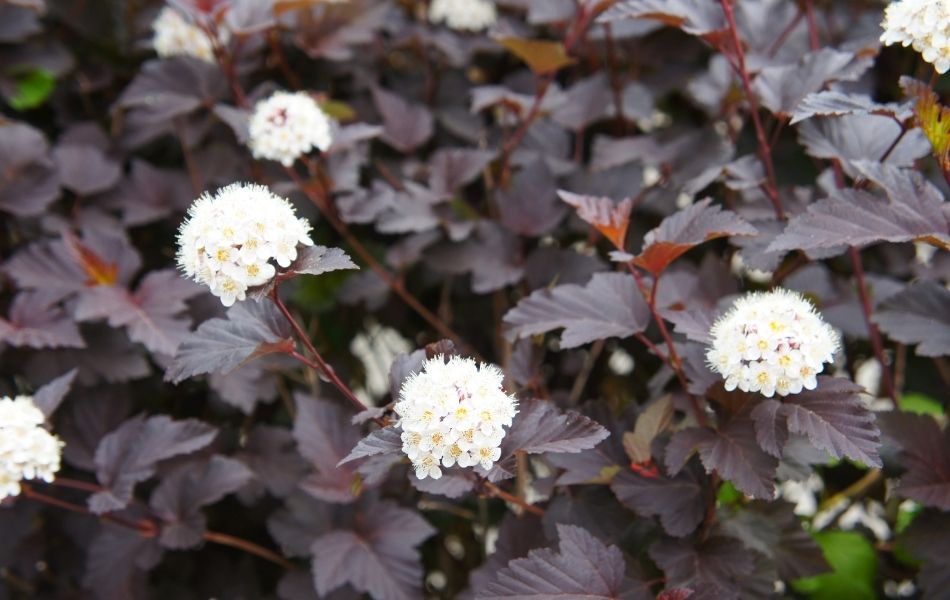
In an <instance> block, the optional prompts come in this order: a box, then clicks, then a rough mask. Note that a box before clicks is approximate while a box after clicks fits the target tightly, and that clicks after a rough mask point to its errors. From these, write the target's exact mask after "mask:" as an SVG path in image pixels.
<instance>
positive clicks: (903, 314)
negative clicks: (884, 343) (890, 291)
mask: <svg viewBox="0 0 950 600" xmlns="http://www.w3.org/2000/svg"><path fill="white" fill-rule="evenodd" d="M872 319H873V320H874V322H875V323H877V324H878V325H879V326H880V328H881V331H883V332H884V333H886V334H887V335H888V336H889V337H891V338H892V339H895V340H897V341H899V342H901V343H904V344H916V345H917V354H919V355H920V356H945V355H947V354H950V291H948V290H947V288H946V287H944V286H942V285H940V284H939V283H937V282H936V281H918V282H915V283H912V284H910V285H908V286H907V287H906V288H904V289H903V290H902V291H900V292H898V293H896V294H894V295H893V296H891V297H889V298H888V299H887V300H885V301H884V302H882V303H881V304H880V306H878V307H877V310H876V311H874V315H873V316H872Z"/></svg>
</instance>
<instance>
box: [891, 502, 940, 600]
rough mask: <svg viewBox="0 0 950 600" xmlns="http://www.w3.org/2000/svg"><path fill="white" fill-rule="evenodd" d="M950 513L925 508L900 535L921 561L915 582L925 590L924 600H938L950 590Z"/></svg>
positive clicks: (902, 540)
mask: <svg viewBox="0 0 950 600" xmlns="http://www.w3.org/2000/svg"><path fill="white" fill-rule="evenodd" d="M948 527H950V515H948V514H947V513H945V512H943V513H939V512H936V511H930V510H928V511H924V513H923V514H921V515H919V516H918V517H917V518H916V519H914V522H913V523H911V524H910V527H908V528H907V531H905V532H904V533H903V534H902V535H901V536H900V538H898V539H899V540H900V542H901V544H902V545H903V546H906V548H907V550H909V551H910V552H911V553H912V554H913V556H914V557H915V558H918V559H920V560H922V561H923V565H922V566H921V568H920V572H919V573H918V575H917V581H918V583H919V584H920V587H922V588H923V589H924V590H925V593H924V595H923V598H924V600H940V599H941V598H943V596H944V595H945V594H946V591H947V590H948V589H950V536H947V528H948Z"/></svg>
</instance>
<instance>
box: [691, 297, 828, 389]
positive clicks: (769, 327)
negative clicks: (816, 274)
mask: <svg viewBox="0 0 950 600" xmlns="http://www.w3.org/2000/svg"><path fill="white" fill-rule="evenodd" d="M710 337H711V338H712V348H710V349H709V351H708V352H707V353H706V359H707V360H708V361H709V364H710V366H711V367H712V368H713V369H715V370H716V371H718V372H719V373H720V374H722V376H723V377H725V379H726V389H727V390H729V391H732V390H734V389H736V388H737V387H738V388H739V389H740V390H742V391H743V392H759V393H761V394H762V395H763V396H767V397H769V398H771V397H772V396H773V395H774V394H776V393H777V394H779V395H780V396H787V395H789V394H797V393H799V392H801V391H802V389H803V388H804V389H808V390H813V389H815V387H816V386H817V385H818V382H817V380H816V377H817V375H818V373H821V371H822V369H824V363H826V362H832V361H833V360H834V355H835V352H836V351H837V350H838V345H839V339H838V333H837V332H836V331H835V330H834V329H833V328H832V327H831V326H830V325H828V324H827V323H825V322H824V321H823V320H822V319H821V316H820V315H818V313H816V312H815V308H814V307H813V306H812V305H811V303H810V302H808V301H807V300H805V298H803V297H802V296H801V294H798V293H796V292H791V291H788V290H784V289H776V290H774V291H771V292H767V293H761V292H756V293H752V294H746V295H745V296H743V297H742V298H739V299H738V300H736V301H735V302H734V303H733V305H732V308H731V309H730V310H729V312H727V313H726V314H725V315H723V316H722V317H720V318H719V320H718V321H716V323H715V325H713V327H712V329H711V330H710Z"/></svg>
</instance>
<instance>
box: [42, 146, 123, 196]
mask: <svg viewBox="0 0 950 600" xmlns="http://www.w3.org/2000/svg"><path fill="white" fill-rule="evenodd" d="M53 160H54V161H56V166H57V167H58V168H59V179H60V183H61V184H62V186H63V187H64V188H67V189H69V190H72V191H73V192H75V193H76V194H79V195H80V196H91V195H93V194H98V193H101V192H104V191H106V190H108V189H110V188H112V186H114V185H115V184H116V183H118V181H119V177H120V176H121V175H122V165H120V164H119V163H118V162H117V161H116V160H114V159H112V158H110V157H108V156H106V154H105V153H104V152H103V151H102V150H101V149H99V148H97V147H95V146H92V145H89V144H68V145H60V146H57V147H56V149H55V150H53Z"/></svg>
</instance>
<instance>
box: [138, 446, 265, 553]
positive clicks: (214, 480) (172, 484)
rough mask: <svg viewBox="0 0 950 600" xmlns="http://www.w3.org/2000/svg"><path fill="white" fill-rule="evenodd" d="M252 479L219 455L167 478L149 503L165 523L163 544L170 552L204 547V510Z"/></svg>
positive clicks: (246, 471)
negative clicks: (200, 545) (202, 544)
mask: <svg viewBox="0 0 950 600" xmlns="http://www.w3.org/2000/svg"><path fill="white" fill-rule="evenodd" d="M252 477H253V473H252V472H251V471H250V469H248V468H247V467H246V466H244V464H243V463H241V462H239V461H237V460H234V459H233V458H227V457H225V456H218V455H215V456H212V457H211V459H210V460H208V461H207V462H203V463H190V464H186V465H183V466H181V467H179V468H177V469H175V470H174V471H172V472H171V473H169V474H168V475H166V476H165V477H164V478H163V479H162V482H161V483H160V484H159V486H158V487H157V488H155V491H154V492H152V497H151V499H150V500H149V506H151V508H152V510H153V511H154V512H155V514H156V515H158V516H159V517H161V518H162V520H163V524H162V531H161V534H160V536H159V543H161V545H162V547H164V548H168V549H169V550H184V549H187V548H193V547H195V546H197V545H198V544H200V543H201V539H202V535H203V534H204V531H205V519H204V516H203V515H202V514H201V509H202V507H204V506H207V505H209V504H214V503H215V502H217V501H218V500H220V499H221V498H224V497H225V496H227V495H228V494H231V493H234V492H236V491H238V490H239V489H241V488H242V487H244V485H246V484H247V483H248V482H249V481H250V480H251V478H252Z"/></svg>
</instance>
